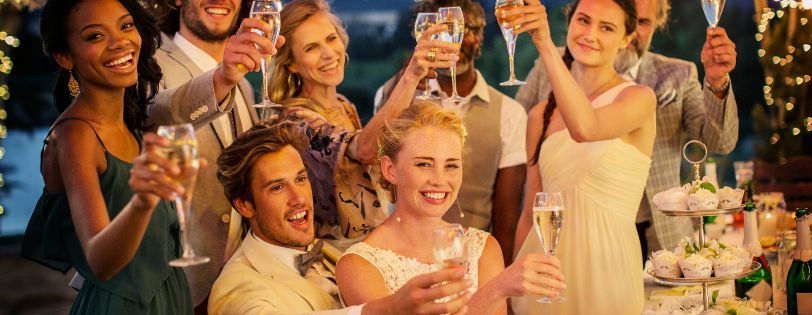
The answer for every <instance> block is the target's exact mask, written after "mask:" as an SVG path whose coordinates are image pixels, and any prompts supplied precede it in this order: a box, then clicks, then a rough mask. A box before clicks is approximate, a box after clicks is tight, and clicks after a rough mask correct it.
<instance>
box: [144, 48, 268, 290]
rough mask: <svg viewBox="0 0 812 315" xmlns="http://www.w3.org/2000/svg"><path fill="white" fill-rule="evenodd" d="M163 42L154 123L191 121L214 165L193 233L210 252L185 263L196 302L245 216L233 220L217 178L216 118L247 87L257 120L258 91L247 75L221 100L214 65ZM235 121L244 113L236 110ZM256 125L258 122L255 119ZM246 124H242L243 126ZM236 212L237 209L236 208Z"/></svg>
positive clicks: (198, 191)
mask: <svg viewBox="0 0 812 315" xmlns="http://www.w3.org/2000/svg"><path fill="white" fill-rule="evenodd" d="M162 40H163V44H162V45H161V47H160V49H158V51H156V53H155V58H156V59H157V60H158V64H159V65H160V66H161V71H162V72H163V79H162V80H161V90H160V91H159V92H158V94H157V95H156V96H155V98H154V99H153V101H152V103H151V104H150V106H149V108H148V114H149V124H152V125H153V126H154V127H157V126H159V125H170V124H180V123H192V124H193V125H194V126H195V130H196V132H195V133H196V136H197V140H198V147H199V148H198V152H199V155H200V157H201V158H204V159H206V160H207V161H208V162H209V166H208V167H206V168H204V169H202V170H200V173H199V174H198V176H197V184H196V185H195V194H194V196H193V198H192V217H191V221H190V222H191V225H190V229H191V233H192V235H191V237H192V247H193V248H194V250H195V251H196V253H197V254H200V255H204V256H208V257H209V258H211V262H209V263H207V264H202V265H197V266H192V267H186V268H184V271H185V272H186V277H187V278H188V280H189V285H190V289H191V291H192V300H193V302H194V303H195V305H199V304H201V303H202V302H203V301H204V300H205V298H206V296H208V294H209V290H210V289H211V285H212V283H214V280H215V279H217V275H218V274H219V273H220V269H221V268H222V267H223V265H224V264H225V262H226V261H227V260H228V258H229V257H231V254H232V253H234V251H235V250H236V249H237V246H238V245H239V240H240V237H241V233H240V232H241V231H240V230H241V226H240V224H239V221H240V220H234V222H231V221H232V217H236V218H238V216H232V210H231V203H230V202H229V201H228V200H227V199H226V197H225V193H224V192H223V186H222V185H221V184H220V182H219V181H218V180H217V172H216V171H217V157H218V156H220V153H221V152H222V151H223V149H224V148H225V147H224V144H225V143H226V142H225V138H224V137H225V136H226V135H227V134H228V133H229V130H224V129H221V128H220V127H219V125H217V124H213V123H211V122H212V121H213V120H214V119H216V118H219V117H221V116H222V115H231V110H232V109H233V107H234V106H236V105H235V104H236V102H235V101H234V97H232V96H233V95H235V94H236V93H237V91H239V92H241V93H242V96H243V98H244V99H245V102H246V103H247V104H246V106H248V107H249V108H248V112H249V113H251V118H252V122H253V123H256V122H257V121H258V118H257V115H256V111H254V110H253V108H250V105H252V104H253V103H254V97H253V92H252V90H251V86H250V85H249V84H248V81H246V80H242V81H241V82H240V83H239V89H237V88H234V90H232V92H231V95H232V96H229V97H227V98H226V100H225V101H224V102H223V103H221V104H218V103H217V100H216V99H215V97H214V88H213V87H214V79H213V78H214V71H213V70H212V71H207V72H203V71H202V70H200V68H198V67H197V66H196V65H195V64H194V62H192V60H191V59H189V57H188V56H187V55H186V54H185V53H183V51H181V50H180V49H179V48H178V47H177V46H176V45H175V44H174V43H173V42H172V38H170V37H168V36H166V35H163V39H162ZM233 116H234V117H233V118H234V119H235V120H236V122H237V123H236V125H237V126H238V128H239V126H242V124H240V123H239V115H233ZM252 125H253V124H252ZM242 131H244V130H238V132H242ZM235 213H236V212H235Z"/></svg>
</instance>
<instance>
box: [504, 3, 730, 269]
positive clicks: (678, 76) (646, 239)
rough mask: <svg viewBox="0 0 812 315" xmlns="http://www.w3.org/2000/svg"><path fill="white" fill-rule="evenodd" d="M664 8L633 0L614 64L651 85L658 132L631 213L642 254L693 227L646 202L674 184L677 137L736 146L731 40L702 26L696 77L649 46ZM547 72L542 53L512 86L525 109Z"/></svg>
mask: <svg viewBox="0 0 812 315" xmlns="http://www.w3.org/2000/svg"><path fill="white" fill-rule="evenodd" d="M669 11H670V4H669V0H637V13H638V20H637V21H638V27H637V35H636V37H635V39H634V40H633V41H632V44H631V45H630V46H629V49H626V50H625V51H624V52H621V53H620V54H618V57H617V59H618V60H617V62H616V64H615V66H616V69H618V73H620V74H621V75H623V76H624V77H626V78H627V79H629V80H632V81H635V82H637V83H639V84H643V85H646V86H649V87H651V88H652V89H653V90H654V92H655V94H656V95H657V138H656V139H655V142H654V155H653V157H652V164H651V172H650V173H649V178H648V182H647V184H646V193H645V195H644V197H643V200H642V201H641V205H640V211H638V216H637V230H638V235H639V236H640V241H641V245H642V246H641V247H642V249H643V259H645V258H646V257H647V256H648V253H649V252H650V251H654V250H657V249H660V248H669V249H670V248H673V247H674V246H676V245H677V242H678V241H679V240H680V239H681V238H683V237H684V236H689V235H692V233H693V231H694V229H693V226H692V223H691V221H690V219H689V218H684V217H667V216H665V215H663V214H661V213H659V212H658V211H652V207H651V206H650V205H651V198H652V197H653V196H654V194H656V193H658V192H660V191H663V190H666V189H668V188H671V187H675V186H679V185H680V184H681V183H680V160H681V158H682V145H683V143H685V141H687V139H700V140H702V141H703V142H704V143H705V144H706V145H707V146H708V150H709V151H710V153H721V154H727V153H730V151H732V150H733V148H734V147H735V146H736V141H737V140H738V134H739V117H738V112H737V108H736V100H735V98H734V96H733V89H732V88H731V84H730V77H729V76H728V73H730V71H732V70H733V68H734V67H735V66H736V51H735V45H734V44H733V42H732V41H730V39H729V38H728V37H727V34H726V32H725V30H724V29H722V28H715V29H711V28H709V29H708V33H707V36H706V39H705V44H704V45H703V47H702V55H701V59H702V63H703V65H704V68H705V80H704V84H701V83H700V82H699V81H698V80H697V77H698V75H697V70H696V65H694V64H693V63H691V62H688V61H684V60H680V59H674V58H669V57H666V56H663V55H659V54H656V53H652V52H649V51H648V50H649V48H650V46H651V39H652V37H653V34H654V31H655V30H656V29H658V28H661V27H662V26H664V25H665V23H666V21H667V20H668V13H669ZM546 76H547V74H546V73H545V72H544V66H543V64H542V63H541V59H538V60H536V63H535V66H534V67H533V69H532V70H531V71H530V74H528V76H527V85H524V86H522V87H521V88H520V89H519V92H518V93H517V94H516V100H517V101H518V102H519V103H521V104H522V105H523V106H525V108H526V109H528V110H529V109H530V108H531V107H532V106H534V105H536V104H538V103H539V102H541V101H543V100H546V99H547V98H548V97H549V95H550V91H551V87H550V84H549V82H548V80H547V78H546ZM703 85H704V87H703ZM686 138H687V139H686ZM607 184H611V183H607Z"/></svg>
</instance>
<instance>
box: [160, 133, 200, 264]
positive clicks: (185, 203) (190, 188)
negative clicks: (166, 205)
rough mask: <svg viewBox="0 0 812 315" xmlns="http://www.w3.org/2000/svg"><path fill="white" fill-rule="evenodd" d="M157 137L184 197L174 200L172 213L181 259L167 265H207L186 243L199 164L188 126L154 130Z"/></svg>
mask: <svg viewBox="0 0 812 315" xmlns="http://www.w3.org/2000/svg"><path fill="white" fill-rule="evenodd" d="M158 135H159V136H161V137H164V138H167V139H169V142H170V143H171V144H170V146H169V147H168V148H166V149H164V150H163V152H162V153H163V155H164V157H166V158H167V159H169V160H170V161H172V162H174V163H176V164H177V165H178V168H180V170H181V172H180V175H178V176H177V177H175V180H177V181H178V182H179V183H180V184H181V185H182V186H183V188H184V189H185V190H186V193H185V194H183V195H182V196H177V197H176V198H175V209H176V210H177V212H178V222H179V223H180V240H181V245H182V246H183V255H182V256H181V257H180V258H178V259H175V260H172V261H170V262H169V265H170V266H173V267H186V266H193V265H199V264H204V263H207V262H209V257H205V256H198V255H196V254H195V251H194V249H192V243H191V241H190V231H189V221H191V220H192V194H193V193H194V188H195V180H197V171H198V169H199V168H200V162H199V161H198V158H197V138H196V137H195V130H194V128H193V127H192V125H191V124H182V125H174V126H160V127H158Z"/></svg>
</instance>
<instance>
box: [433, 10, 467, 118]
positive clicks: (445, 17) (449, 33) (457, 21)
mask: <svg viewBox="0 0 812 315" xmlns="http://www.w3.org/2000/svg"><path fill="white" fill-rule="evenodd" d="M437 14H439V16H438V19H439V23H443V24H445V25H446V26H447V27H448V29H447V30H446V31H443V32H441V33H440V34H438V35H439V36H438V37H439V38H440V39H441V40H443V41H445V42H449V43H451V44H454V45H456V46H457V48H459V47H460V46H462V38H463V37H465V17H464V16H463V15H462V9H461V8H460V7H442V8H440V10H438V11H437ZM467 99H468V98H466V97H462V96H460V95H459V94H457V62H454V63H452V65H451V96H449V97H448V98H447V99H444V100H443V102H454V103H460V102H464V101H465V100H467Z"/></svg>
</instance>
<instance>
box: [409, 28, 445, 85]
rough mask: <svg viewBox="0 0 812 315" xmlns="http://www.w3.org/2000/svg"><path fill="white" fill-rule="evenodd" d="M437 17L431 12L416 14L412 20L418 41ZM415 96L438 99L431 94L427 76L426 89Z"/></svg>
mask: <svg viewBox="0 0 812 315" xmlns="http://www.w3.org/2000/svg"><path fill="white" fill-rule="evenodd" d="M437 17H438V15H437V13H433V12H420V13H418V14H417V19H416V20H415V21H414V38H415V40H417V41H420V36H422V35H423V32H425V31H426V30H427V29H429V28H430V27H432V26H434V24H437ZM416 98H417V99H419V100H431V99H439V97H437V96H434V95H431V91H430V88H429V78H428V77H426V89H425V90H423V94H421V95H418V96H417V97H416Z"/></svg>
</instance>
